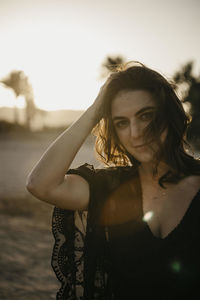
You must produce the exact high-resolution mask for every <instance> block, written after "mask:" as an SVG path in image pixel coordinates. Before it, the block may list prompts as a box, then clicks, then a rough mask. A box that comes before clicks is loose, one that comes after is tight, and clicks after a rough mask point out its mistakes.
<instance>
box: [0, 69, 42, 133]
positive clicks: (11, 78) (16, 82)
mask: <svg viewBox="0 0 200 300" xmlns="http://www.w3.org/2000/svg"><path fill="white" fill-rule="evenodd" d="M0 82H1V83H3V84H4V85H5V86H6V87H7V88H10V89H12V90H13V91H14V93H15V96H16V98H18V96H24V99H25V102H26V108H25V109H26V127H27V128H28V129H30V126H31V120H32V119H33V117H34V115H35V113H36V111H37V109H36V106H35V103H34V96H33V89H32V86H31V84H30V83H29V80H28V77H27V76H26V75H25V74H24V72H23V71H12V72H11V73H9V74H8V75H7V76H6V77H5V78H3V79H2V80H0ZM14 114H15V124H18V115H17V106H15V107H14Z"/></svg>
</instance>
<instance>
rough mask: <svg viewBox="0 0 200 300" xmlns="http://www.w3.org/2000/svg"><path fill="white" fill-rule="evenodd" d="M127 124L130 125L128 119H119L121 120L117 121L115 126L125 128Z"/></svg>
mask: <svg viewBox="0 0 200 300" xmlns="http://www.w3.org/2000/svg"><path fill="white" fill-rule="evenodd" d="M127 125H128V121H126V120H123V121H119V122H117V123H116V124H115V126H116V127H117V128H124V127H126V126H127Z"/></svg>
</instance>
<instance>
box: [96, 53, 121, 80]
mask: <svg viewBox="0 0 200 300" xmlns="http://www.w3.org/2000/svg"><path fill="white" fill-rule="evenodd" d="M123 63H125V58H124V57H123V56H121V55H118V56H115V57H114V56H107V57H106V58H105V60H104V62H103V63H102V65H101V74H100V77H101V78H105V77H107V76H108V75H109V73H110V72H112V71H114V70H115V69H116V67H117V66H119V65H121V64H123Z"/></svg>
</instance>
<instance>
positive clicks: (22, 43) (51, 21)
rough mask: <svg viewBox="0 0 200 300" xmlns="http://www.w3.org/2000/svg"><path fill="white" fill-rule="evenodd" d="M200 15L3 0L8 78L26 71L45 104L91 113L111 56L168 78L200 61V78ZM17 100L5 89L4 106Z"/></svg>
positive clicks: (120, 4) (194, 1) (125, 5)
mask: <svg viewBox="0 0 200 300" xmlns="http://www.w3.org/2000/svg"><path fill="white" fill-rule="evenodd" d="M199 12H200V1H199V0H168V1H166V0H136V1H135V0H101V1H100V0H0V38H1V40H0V78H2V77H4V76H5V75H7V74H8V73H9V72H10V71H11V70H13V69H20V70H23V71H24V72H25V74H27V75H28V76H29V79H30V82H31V83H32V86H33V89H34V94H35V102H36V104H37V106H39V107H41V108H43V109H62V108H66V109H86V108H87V107H88V106H89V105H90V104H92V101H93V99H94V98H95V96H96V95H97V93H98V90H99V88H100V86H101V85H102V83H103V81H102V80H100V79H99V74H100V71H101V68H100V67H101V64H102V62H103V61H104V59H105V57H106V56H107V55H118V54H119V55H123V56H124V57H125V59H126V60H139V61H141V62H143V63H144V64H146V65H147V66H149V67H152V68H155V69H156V70H157V71H160V72H162V73H163V74H164V75H166V76H168V77H170V76H172V75H173V73H174V71H175V70H177V69H179V68H180V66H182V65H183V64H184V63H186V62H187V61H189V60H194V62H195V72H196V73H197V74H199V73H200V39H199V36H200V32H199V31H200V18H199ZM13 101H14V96H13V94H12V92H11V91H9V90H6V89H5V88H3V87H0V106H4V105H5V104H7V105H13ZM19 104H20V105H21V104H23V101H22V100H21V102H20V101H19Z"/></svg>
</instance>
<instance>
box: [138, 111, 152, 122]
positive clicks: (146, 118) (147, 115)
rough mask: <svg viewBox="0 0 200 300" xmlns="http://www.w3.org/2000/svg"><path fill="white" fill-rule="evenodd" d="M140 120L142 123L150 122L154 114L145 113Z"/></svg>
mask: <svg viewBox="0 0 200 300" xmlns="http://www.w3.org/2000/svg"><path fill="white" fill-rule="evenodd" d="M140 119H141V120H142V121H150V120H152V119H153V113H152V112H149V113H145V114H143V115H141V116H140Z"/></svg>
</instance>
